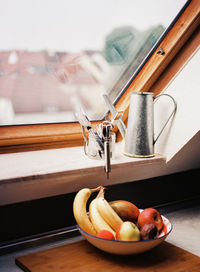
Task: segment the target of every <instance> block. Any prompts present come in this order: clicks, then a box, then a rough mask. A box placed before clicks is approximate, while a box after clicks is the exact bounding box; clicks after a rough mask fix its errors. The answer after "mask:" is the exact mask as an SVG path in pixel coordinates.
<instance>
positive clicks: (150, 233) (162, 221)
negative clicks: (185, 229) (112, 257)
mask: <svg viewBox="0 0 200 272" xmlns="http://www.w3.org/2000/svg"><path fill="white" fill-rule="evenodd" d="M97 191H98V194H97V196H96V197H95V198H94V199H93V200H92V201H91V202H90V204H89V211H87V209H86V207H87V202H88V200H89V198H90V196H91V195H92V193H93V192H97ZM104 194H105V188H104V187H102V186H99V187H97V188H95V189H89V188H84V189H81V190H80V191H79V192H78V193H77V194H76V196H75V198H74V203H73V213H74V217H75V220H76V222H77V228H78V230H79V231H80V233H81V235H83V237H85V239H86V240H87V241H88V242H89V243H91V244H92V245H93V246H95V247H96V248H98V249H101V250H103V251H105V252H108V253H112V254H119V255H130V254H139V253H142V252H145V251H148V250H150V249H152V248H154V247H156V246H157V245H159V244H160V243H162V242H163V241H164V240H165V239H166V237H167V236H168V235H169V234H170V232H171V231H172V224H171V222H170V221H169V220H168V219H167V218H166V217H165V216H163V215H161V214H160V213H159V211H158V210H156V209H155V208H146V209H139V208H138V207H137V206H136V205H134V204H133V203H132V202H129V201H126V200H116V201H112V202H108V201H107V200H106V199H105V196H104Z"/></svg>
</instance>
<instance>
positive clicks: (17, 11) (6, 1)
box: [0, 0, 186, 52]
mask: <svg viewBox="0 0 200 272" xmlns="http://www.w3.org/2000/svg"><path fill="white" fill-rule="evenodd" d="M185 2H186V0H0V50H1V51H5V50H12V49H24V50H30V51H31V50H33V51H37V50H49V51H70V52H79V51H82V50H85V49H91V50H92V49H94V50H101V49H102V48H103V45H104V39H105V36H106V35H107V34H109V33H110V32H111V31H112V29H113V28H116V27H119V26H123V25H132V26H134V27H136V28H137V29H138V30H140V31H144V30H146V29H148V28H149V27H151V26H156V25H158V24H162V25H163V26H165V27H167V26H168V25H169V24H170V22H171V21H172V20H173V18H174V17H175V16H176V14H177V12H178V11H179V10H180V9H181V7H182V6H183V5H184V3H185Z"/></svg>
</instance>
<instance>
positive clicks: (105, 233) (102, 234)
mask: <svg viewBox="0 0 200 272" xmlns="http://www.w3.org/2000/svg"><path fill="white" fill-rule="evenodd" d="M97 237H100V238H104V239H109V240H115V237H114V235H113V234H112V232H110V231H109V230H101V231H100V232H98V233H97Z"/></svg>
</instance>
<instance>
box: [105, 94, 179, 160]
mask: <svg viewBox="0 0 200 272" xmlns="http://www.w3.org/2000/svg"><path fill="white" fill-rule="evenodd" d="M161 96H167V97H169V98H170V99H171V100H172V101H173V104H174V109H173V111H172V113H171V114H170V116H169V117H168V119H167V121H166V122H165V124H164V125H163V127H162V128H161V130H160V132H159V133H158V136H157V137H156V138H155V139H154V102H155V101H156V100H157V99H158V98H160V97H161ZM103 97H104V99H105V102H106V104H107V106H108V107H109V110H110V112H111V114H112V116H113V118H114V120H115V121H116V123H117V126H118V128H119V131H120V133H121V134H122V137H123V138H124V140H125V144H124V152H123V153H124V155H126V156H131V157H141V158H143V157H153V156H155V154H154V145H155V142H156V141H157V140H158V138H159V137H160V135H161V133H162V132H163V130H164V128H165V127H166V125H167V123H168V122H169V120H170V119H171V117H172V116H173V115H174V113H175V112H176V108H177V104H176V102H175V100H174V98H173V97H172V96H171V95H169V94H160V95H158V96H156V97H154V93H151V92H132V93H131V98H130V106H129V114H128V123H127V129H126V126H125V124H124V123H123V121H122V120H121V116H122V114H121V116H119V113H118V111H117V110H116V109H115V107H114V106H113V104H112V103H111V101H110V99H109V97H108V96H107V95H106V94H105V95H103Z"/></svg>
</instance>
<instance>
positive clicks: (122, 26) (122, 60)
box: [0, 0, 186, 125]
mask: <svg viewBox="0 0 200 272" xmlns="http://www.w3.org/2000/svg"><path fill="white" fill-rule="evenodd" d="M99 2H101V3H99ZM185 2H186V1H184V0H182V1H181V0H179V1H175V2H174V1H173V0H166V1H165V2H164V3H163V5H162V6H160V4H159V3H160V1H159V0H152V1H148V0H142V1H137V0H135V1H132V0H118V1H117V0H112V1H111V0H110V1H107V0H105V1H103V0H102V1H93V0H85V1H77V0H74V1H62V0H58V1H54V0H51V1H42V2H41V1H36V0H35V1H25V0H19V1H14V2H13V1H12V0H7V1H1V2H0V15H1V16H0V18H1V19H0V20H1V21H0V25H1V26H0V30H1V33H2V35H1V37H3V42H2V43H1V45H0V124H1V125H7V124H32V123H52V122H66V121H74V120H75V116H74V111H75V110H76V108H79V107H81V108H83V109H84V111H85V112H86V113H87V116H89V118H90V119H99V118H101V117H102V116H103V115H104V114H105V112H106V111H107V109H106V105H105V103H104V101H103V97H102V94H103V93H108V94H109V95H110V97H111V99H112V101H114V100H116V99H117V97H118V96H119V94H120V92H121V90H122V89H123V87H124V86H125V85H126V83H127V82H128V80H129V79H130V77H131V76H132V74H133V73H134V72H135V71H136V70H137V68H138V67H139V66H140V64H141V63H142V61H143V60H144V59H145V57H146V56H147V54H148V53H149V51H150V50H151V49H152V47H153V46H154V44H155V43H156V42H157V40H158V39H159V38H160V36H161V35H162V34H163V32H164V31H165V29H166V28H167V27H168V25H169V24H170V23H171V21H172V20H173V19H174V17H175V16H176V14H177V13H178V11H179V10H180V9H181V8H182V6H183V5H184V4H185ZM27 3H28V4H27ZM8 15H9V16H8ZM56 41H57V43H56Z"/></svg>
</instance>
